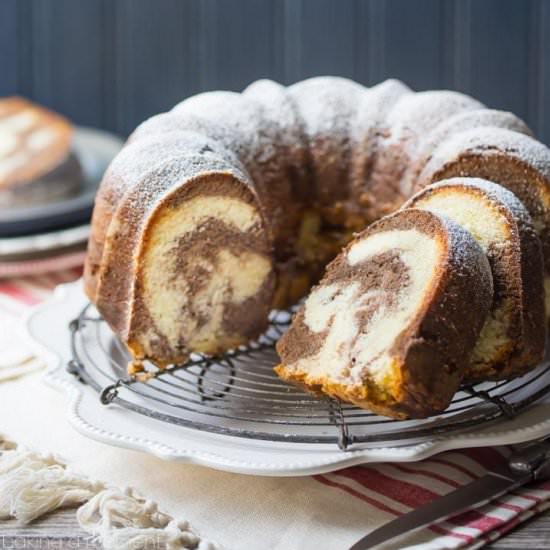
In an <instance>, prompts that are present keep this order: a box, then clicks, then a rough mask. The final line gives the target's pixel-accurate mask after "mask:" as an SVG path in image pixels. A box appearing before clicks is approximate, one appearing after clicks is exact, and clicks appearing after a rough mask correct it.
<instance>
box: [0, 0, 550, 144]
mask: <svg viewBox="0 0 550 550" xmlns="http://www.w3.org/2000/svg"><path fill="white" fill-rule="evenodd" d="M318 74H338V75H343V76H348V77H351V78H354V79H356V80H359V81H360V82H363V83H365V84H372V83H376V82H378V81H380V80H383V79H384V78H387V77H390V76H391V77H397V78H401V79H403V80H404V81H405V82H407V83H408V84H409V85H410V86H412V87H414V88H416V89H419V90H420V89H426V88H443V87H444V88H452V89H456V90H461V91H465V92H468V93H471V94H473V95H475V96H476V97H478V98H479V99H481V100H482V101H484V102H486V103H487V104H489V105H491V106H494V107H498V108H501V109H509V110H512V111H514V112H515V113H517V114H519V115H520V116H522V117H524V118H525V119H526V120H527V121H528V122H529V124H530V125H531V126H532V127H533V128H534V130H535V131H536V132H537V134H538V135H539V136H540V137H541V138H542V139H543V140H544V141H545V142H546V143H550V0H0V95H6V94H13V93H19V94H22V95H25V96H28V97H31V98H33V99H35V100H37V101H40V102H42V103H44V104H46V105H49V106H51V107H53V108H55V109H57V110H59V111H61V112H63V113H65V114H67V115H68V116H69V117H71V118H72V119H73V120H74V121H75V122H77V123H79V124H87V125H92V126H100V127H104V128H107V129H110V130H114V131H116V132H118V133H121V134H126V133H127V132H129V131H130V130H131V129H132V128H133V127H134V126H135V125H136V124H137V123H138V122H139V121H140V120H142V119H144V118H145V117H147V116H149V115H151V114H152V113H156V112H159V111H162V110H165V109H167V108H169V107H170V106H171V105H173V104H174V103H175V102H177V101H179V100H181V99H182V98H184V97H185V96H187V95H190V94H194V93H197V92H199V91H202V90H208V89H215V88H226V89H233V90H240V89H242V88H243V87H244V86H245V85H246V84H247V83H249V82H250V81H251V80H254V79H256V78H259V77H271V78H274V79H276V80H279V81H282V82H285V83H290V82H294V81H296V80H299V79H301V78H305V77H307V76H311V75H318Z"/></svg>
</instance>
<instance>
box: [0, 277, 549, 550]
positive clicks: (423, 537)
mask: <svg viewBox="0 0 550 550" xmlns="http://www.w3.org/2000/svg"><path fill="white" fill-rule="evenodd" d="M80 274H81V269H80V268H73V269H67V270H63V271H59V272H56V273H50V274H45V275H37V276H29V277H24V278H17V279H15V278H14V279H4V280H1V281H0V320H1V322H2V325H3V327H2V329H3V330H2V331H1V333H2V335H3V336H4V338H0V349H2V352H1V353H0V380H2V377H1V373H2V370H3V369H4V368H6V364H8V363H9V361H7V360H3V356H5V354H6V353H7V354H8V357H9V356H10V353H12V352H10V350H9V346H8V344H9V345H10V346H13V345H14V342H15V339H14V337H13V334H11V333H10V327H11V326H13V325H14V324H15V323H14V321H15V319H16V318H17V317H19V316H20V315H21V314H22V313H23V312H25V311H26V310H27V308H29V307H31V306H33V305H35V304H37V303H39V302H41V301H42V300H44V299H45V298H47V297H48V296H50V294H51V292H52V291H53V289H54V288H55V286H56V285H57V284H60V283H64V282H68V281H71V280H74V279H76V278H78V277H79V276H80ZM18 354H19V355H18ZM12 357H15V358H17V357H19V358H21V357H23V358H24V357H25V353H24V350H18V352H15V353H12ZM28 361H29V358H28V357H27V358H26V359H24V360H21V361H20V364H21V365H23V366H24V364H25V362H27V363H28ZM10 368H11V369H12V371H13V369H14V368H17V366H16V365H14V364H12V365H11V367H10ZM510 452H511V450H510V449H508V448H497V449H491V448H478V449H466V450H463V451H459V452H458V451H455V452H447V453H443V454H441V455H438V456H436V457H433V458H430V459H427V460H424V461H422V462H418V463H408V464H377V465H369V466H356V467H352V468H346V469H344V470H340V471H338V472H334V473H331V474H324V475H317V476H313V478H310V481H309V482H308V483H307V484H306V485H305V486H304V490H307V488H308V487H313V486H317V487H318V484H322V485H324V486H325V487H326V488H325V489H324V490H323V494H324V495H325V497H326V501H325V502H323V503H322V504H321V503H320V504H319V505H322V506H327V503H330V505H331V506H332V505H334V506H339V504H342V503H344V502H346V504H347V505H349V504H350V501H351V502H352V504H353V505H352V509H353V510H354V512H355V511H356V512H357V515H358V517H368V518H370V521H369V524H367V523H365V533H364V534H366V533H367V532H368V531H370V530H372V529H374V528H376V527H379V526H380V525H382V524H383V523H384V522H386V521H390V520H392V519H393V518H394V517H396V516H399V515H401V514H404V513H407V512H408V511H410V510H413V509H415V508H416V507H418V506H421V505H422V504H424V503H426V502H429V501H431V500H433V499H435V498H437V497H439V496H440V495H444V494H445V493H447V492H450V491H452V490H454V489H456V488H458V487H460V486H462V485H464V484H466V483H468V482H470V481H472V480H473V479H476V478H477V477H479V476H481V475H483V474H484V473H485V471H486V468H488V467H491V466H492V465H495V464H498V463H501V462H502V461H504V460H505V459H506V457H507V456H508V455H509V454H510ZM311 484H313V486H312V485H311ZM315 493H316V494H318V492H317V491H315ZM548 508H550V483H541V484H538V485H536V486H531V487H528V488H522V489H520V490H518V491H514V492H512V493H510V494H509V495H505V496H503V497H501V498H499V499H498V500H496V501H494V502H492V503H490V504H487V505H485V506H483V507H480V508H479V509H476V510H473V511H470V512H467V513H462V514H460V515H458V516H456V517H454V518H451V519H449V520H447V521H445V522H441V523H439V524H437V525H434V526H432V527H430V528H428V529H424V530H422V531H419V532H417V533H415V534H413V535H411V536H410V537H408V538H407V539H406V540H404V541H400V542H399V544H398V545H397V546H391V545H390V546H388V547H392V548H415V549H417V550H429V549H430V550H431V549H442V548H468V549H473V548H481V547H482V546H484V545H486V544H488V543H490V542H492V541H494V540H496V539H497V538H499V537H501V536H503V535H505V534H506V533H507V532H508V531H510V530H511V529H513V528H514V527H516V526H517V525H518V524H519V523H521V522H523V521H525V520H526V519H528V518H530V517H532V516H533V515H535V514H538V513H540V512H542V511H543V510H546V509H548ZM373 522H374V523H373ZM323 537H325V538H324V540H325V542H326V544H323V546H322V547H323V548H327V549H328V548H333V547H334V548H339V547H340V546H338V544H337V543H335V545H334V546H333V545H332V542H329V541H331V538H330V526H327V527H326V532H324V533H323ZM220 542H221V543H222V544H223V543H224V541H223V540H222V541H220ZM256 547H257V548H258V549H259V548H263V547H262V543H261V541H258V545H257V546H256ZM297 547H303V548H305V547H306V546H305V545H304V546H300V545H299V546H297ZM307 547H308V548H309V546H307ZM317 547H319V546H317Z"/></svg>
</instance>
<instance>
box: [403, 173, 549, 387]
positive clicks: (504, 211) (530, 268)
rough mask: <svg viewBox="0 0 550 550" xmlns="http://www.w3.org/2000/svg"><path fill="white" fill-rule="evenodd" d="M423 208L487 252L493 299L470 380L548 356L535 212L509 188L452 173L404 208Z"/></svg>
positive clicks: (520, 368) (509, 374) (510, 371)
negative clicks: (459, 229)
mask: <svg viewBox="0 0 550 550" xmlns="http://www.w3.org/2000/svg"><path fill="white" fill-rule="evenodd" d="M409 207H412V208H421V209H425V210H429V211H431V212H434V213H436V214H439V215H444V216H446V217H448V218H450V219H451V220H453V221H454V222H456V223H458V224H459V225H461V226H462V227H464V228H465V229H466V230H468V231H469V232H470V233H471V234H472V236H473V237H474V238H475V239H476V240H477V242H478V244H479V245H480V246H481V248H482V249H483V251H484V252H485V253H486V254H487V257H488V259H489V264H490V265H491V271H492V275H493V284H494V300H493V304H492V307H491V311H490V313H489V316H488V317H487V320H486V321H485V325H484V327H483V329H482V331H481V335H480V337H479V339H478V341H477V343H476V346H475V348H474V350H473V353H472V356H471V360H470V366H469V367H468V368H467V369H466V373H465V375H464V377H465V379H466V380H468V381H470V382H472V381H480V380H499V379H506V378H513V377H514V376H518V375H520V374H523V373H524V372H526V371H527V370H529V369H530V368H532V366H533V365H536V364H537V363H538V362H540V361H541V360H542V358H543V356H544V344H545V337H546V331H545V314H544V286H543V265H542V264H543V261H542V251H541V247H540V242H539V239H538V238H537V235H536V232H535V229H534V227H533V223H532V221H531V217H530V216H529V214H528V212H527V211H526V209H525V207H524V206H523V204H522V203H521V202H520V201H519V199H518V198H517V197H516V196H515V195H514V194H513V193H511V192H510V191H508V190H507V189H505V188H504V187H502V186H500V185H498V184H496V183H492V182H490V181H487V180H481V179H478V178H452V179H449V180H443V181H440V182H438V183H436V184H433V185H430V186H428V187H426V188H425V189H424V190H422V191H420V192H419V193H418V194H417V195H415V196H414V197H413V198H412V199H411V200H410V201H408V202H407V203H405V205H404V207H403V208H409Z"/></svg>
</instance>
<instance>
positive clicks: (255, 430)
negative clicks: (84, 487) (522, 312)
mask: <svg viewBox="0 0 550 550" xmlns="http://www.w3.org/2000/svg"><path fill="white" fill-rule="evenodd" d="M290 318H291V312H288V311H277V312H272V314H271V316H270V324H269V328H268V330H267V332H266V333H265V334H264V335H262V336H261V337H260V338H259V339H258V340H257V341H255V342H252V343H250V344H249V345H247V346H241V347H239V348H237V349H235V350H232V351H230V352H228V353H226V354H224V355H223V356H221V357H216V358H213V357H207V356H203V355H193V356H192V357H191V359H190V360H189V361H188V362H187V363H185V364H182V365H174V366H173V367H171V368H169V369H165V370H159V369H157V368H156V367H155V366H154V365H152V364H146V366H145V367H146V372H147V373H148V379H147V380H146V381H143V380H138V379H136V378H132V377H128V375H127V373H126V366H127V363H128V361H129V359H130V357H129V355H128V352H127V351H126V349H125V347H124V346H123V345H122V344H121V343H120V341H119V340H118V339H117V338H116V337H115V336H114V334H113V333H112V331H111V330H110V329H109V327H108V325H107V323H105V322H104V321H103V319H102V318H101V317H100V316H99V315H98V314H97V312H96V310H95V309H94V308H93V306H91V305H88V306H86V307H85V308H84V309H83V310H82V312H81V313H80V315H79V316H78V318H77V319H75V320H74V321H72V322H71V323H70V330H71V349H72V359H71V360H70V361H69V364H68V366H67V369H68V371H69V372H70V373H72V374H73V375H75V376H76V377H77V378H78V379H79V380H80V381H81V382H83V383H85V384H88V385H89V386H91V387H92V388H93V389H94V390H95V391H96V392H97V394H98V399H100V400H101V403H103V404H104V405H109V404H112V405H117V406H119V407H123V408H125V409H129V410H131V411H134V412H136V413H139V414H142V415H145V416H147V417H150V418H155V419H157V420H159V421H162V422H166V423H170V424H174V425H178V426H183V427H186V428H191V429H195V430H200V431H205V432H211V433H216V434H222V435H225V436H232V437H241V438H243V437H244V438H250V439H256V440H263V441H276V442H288V443H311V444H315V443H316V444H336V445H338V446H339V447H340V449H342V450H346V449H350V448H357V447H361V446H377V447H382V446H389V445H393V446H395V445H399V444H400V445H403V444H409V443H412V442H418V441H421V440H423V439H426V438H433V437H436V436H437V435H438V434H443V433H445V434H448V433H450V432H456V431H459V430H464V429H467V428H469V427H473V426H477V427H479V426H480V424H481V423H483V424H485V423H488V422H491V421H494V420H497V419H500V418H513V417H515V416H516V415H517V414H518V413H519V412H521V411H522V410H524V409H526V408H527V407H529V406H530V405H532V404H533V403H534V402H536V401H537V400H540V399H541V398H542V397H544V396H546V395H547V394H548V393H550V375H549V371H550V365H549V364H548V363H545V364H543V365H541V366H539V367H538V368H536V369H535V370H533V371H532V372H530V373H529V374H527V375H525V376H523V377H521V378H517V379H515V380H506V381H500V382H493V383H483V384H478V385H475V386H463V387H462V388H461V390H460V391H459V392H458V393H457V394H456V395H455V397H454V399H453V401H452V403H451V405H450V407H449V408H448V409H447V410H446V411H444V412H443V413H441V414H438V415H435V416H432V417H430V418H427V419H422V420H402V421H397V420H392V419H389V418H385V417H382V416H378V415H375V414H373V413H371V412H369V411H366V410H363V409H359V408H357V407H354V406H352V405H348V404H344V403H341V402H339V401H337V400H334V399H330V398H319V397H316V396H313V395H310V394H307V393H304V392H303V391H301V390H300V389H298V388H295V387H294V386H290V385H288V384H287V383H285V382H283V381H282V380H280V379H279V378H278V377H277V376H276V374H275V373H274V372H273V367H274V366H275V365H276V364H277V355H276V353H275V349H274V346H275V343H276V341H277V339H278V338H279V337H280V336H281V334H282V333H283V332H284V330H285V329H286V327H287V326H288V324H289V322H290Z"/></svg>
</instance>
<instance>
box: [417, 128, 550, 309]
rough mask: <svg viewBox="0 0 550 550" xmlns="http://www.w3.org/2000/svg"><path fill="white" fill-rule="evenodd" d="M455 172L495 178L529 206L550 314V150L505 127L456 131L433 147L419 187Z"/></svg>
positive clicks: (450, 175) (454, 174)
mask: <svg viewBox="0 0 550 550" xmlns="http://www.w3.org/2000/svg"><path fill="white" fill-rule="evenodd" d="M454 176H470V177H478V178H483V179H487V180H490V181H496V182H498V183H499V184H500V185H503V186H504V187H506V188H507V189H509V190H510V191H512V192H513V193H514V194H515V195H516V196H517V197H518V198H519V199H520V200H521V202H522V203H523V204H524V205H525V207H526V208H527V210H528V211H529V213H530V214H531V217H532V219H533V223H534V225H535V229H536V230H537V233H538V235H539V238H540V241H541V244H542V251H543V256H544V264H545V283H544V284H545V296H546V299H545V300H546V314H547V316H548V317H549V318H550V149H548V148H547V147H546V146H544V145H543V144H542V143H540V142H538V141H536V140H535V139H533V138H531V137H529V136H527V135H524V134H521V133H518V132H514V131H511V130H507V129H504V128H478V129H475V130H468V131H464V132H458V133H456V134H452V135H451V136H449V138H448V139H446V140H445V141H443V142H442V143H441V144H440V145H439V147H438V148H437V149H435V150H434V151H433V153H432V155H431V158H430V161H429V162H428V163H427V164H426V165H425V167H424V169H423V170H422V172H421V173H420V176H419V177H418V180H417V182H416V185H415V187H416V188H417V189H422V188H423V187H426V186H427V185H429V184H430V183H434V182H437V181H440V180H444V179H448V178H451V177H454Z"/></svg>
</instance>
